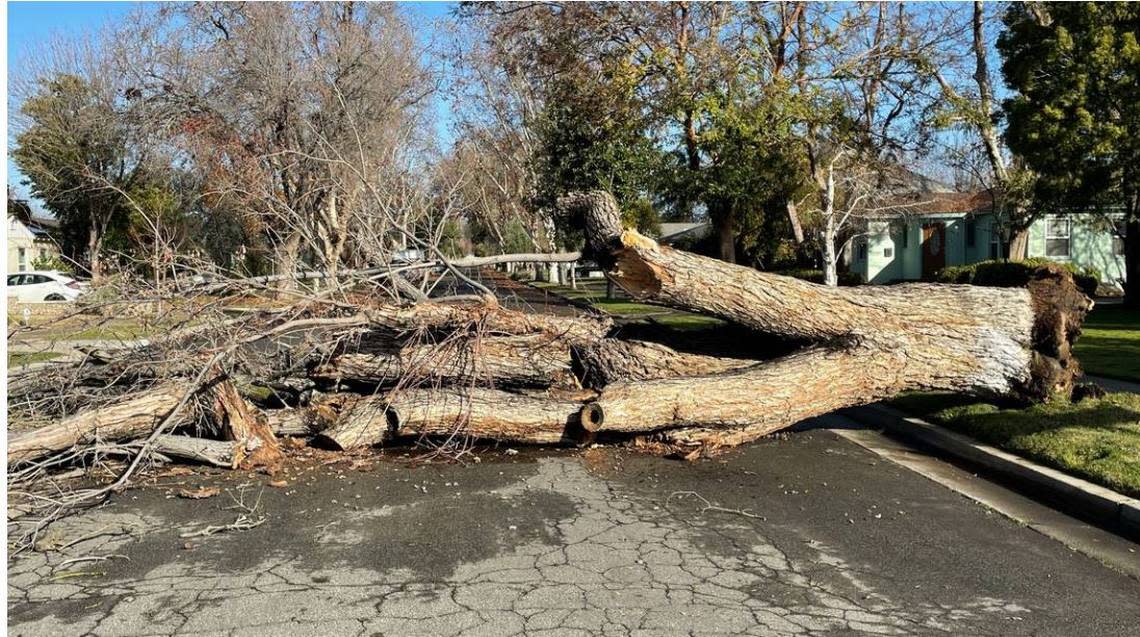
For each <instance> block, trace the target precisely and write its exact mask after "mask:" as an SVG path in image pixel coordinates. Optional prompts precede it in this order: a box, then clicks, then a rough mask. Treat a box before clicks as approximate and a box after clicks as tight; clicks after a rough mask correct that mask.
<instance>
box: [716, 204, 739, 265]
mask: <svg viewBox="0 0 1140 637" xmlns="http://www.w3.org/2000/svg"><path fill="white" fill-rule="evenodd" d="M715 224H716V234H717V245H719V246H720V260H721V261H724V262H725V263H736V231H735V228H733V223H732V215H731V214H730V213H728V212H722V213H721V214H720V215H718V216H717V218H716V219H715Z"/></svg>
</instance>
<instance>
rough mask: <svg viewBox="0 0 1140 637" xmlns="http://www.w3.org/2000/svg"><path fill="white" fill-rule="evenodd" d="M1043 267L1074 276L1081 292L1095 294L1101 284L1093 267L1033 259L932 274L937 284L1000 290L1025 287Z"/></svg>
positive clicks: (961, 266)
mask: <svg viewBox="0 0 1140 637" xmlns="http://www.w3.org/2000/svg"><path fill="white" fill-rule="evenodd" d="M1042 267H1060V268H1062V269H1064V270H1068V271H1069V272H1070V273H1072V275H1073V281H1074V282H1076V284H1077V287H1079V288H1080V289H1081V291H1082V292H1084V293H1085V294H1087V295H1089V296H1095V295H1096V289H1097V286H1098V285H1099V284H1100V272H1098V271H1097V270H1096V269H1095V268H1078V267H1077V266H1075V265H1073V264H1072V263H1062V262H1058V261H1050V260H1049V259H1042V258H1040V257H1034V258H1031V259H1025V260H1024V261H982V262H979V263H972V264H970V265H955V266H951V267H948V268H942V269H941V270H939V271H938V272H937V273H936V274H935V275H934V281H935V282H938V283H968V284H970V285H984V286H990V287H999V288H1017V287H1025V286H1026V285H1028V284H1029V279H1030V278H1031V277H1032V275H1033V272H1034V271H1035V270H1037V269H1039V268H1042Z"/></svg>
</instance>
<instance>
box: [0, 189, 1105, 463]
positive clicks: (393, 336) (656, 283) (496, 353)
mask: <svg viewBox="0 0 1140 637" xmlns="http://www.w3.org/2000/svg"><path fill="white" fill-rule="evenodd" d="M560 205H561V207H562V208H563V210H564V212H566V213H567V214H568V215H570V216H573V217H575V218H577V219H578V220H580V222H581V223H582V225H583V226H584V227H585V228H586V234H587V238H588V243H589V252H590V255H589V256H592V258H594V259H596V260H597V262H598V263H599V264H601V266H602V267H603V268H604V270H605V274H606V276H607V277H609V279H610V280H611V281H612V282H613V283H615V284H616V285H618V286H620V287H621V288H622V289H623V290H625V291H626V292H627V293H629V294H630V295H631V296H632V297H633V298H635V299H636V300H639V301H642V302H646V303H652V304H657V305H662V306H667V307H672V308H677V309H682V310H686V311H690V312H696V313H700V314H704V315H708V316H715V317H718V318H721V319H724V320H725V321H729V322H731V323H734V324H737V325H740V326H744V327H745V328H747V329H749V330H751V331H752V333H753V334H755V335H756V338H772V339H778V340H780V341H782V342H786V343H791V344H793V345H794V347H795V348H797V349H795V351H793V352H792V353H788V354H784V355H781V356H778V357H776V358H771V359H767V360H765V359H761V358H754V357H751V356H749V355H748V354H747V353H746V351H747V348H737V349H739V352H738V353H736V354H734V355H733V356H723V355H710V354H709V353H707V352H693V351H685V348H684V345H685V343H684V342H682V343H681V344H680V345H681V347H670V346H669V345H667V344H665V343H661V342H653V341H648V340H641V339H630V338H625V337H624V332H623V330H622V329H620V328H618V327H615V326H614V323H613V321H611V320H610V319H609V318H608V317H607V316H605V315H603V314H600V313H593V312H586V311H582V310H581V309H580V308H571V309H572V310H573V311H568V312H567V313H566V314H567V315H551V314H536V313H533V312H526V311H520V310H518V309H509V308H506V307H503V306H501V305H500V303H499V302H498V301H497V300H496V299H495V298H494V297H486V296H482V297H476V299H475V300H472V298H471V295H465V294H460V295H455V296H454V297H451V298H450V300H449V301H448V302H438V301H433V300H427V301H420V302H416V303H413V304H396V303H392V302H374V301H370V300H368V299H364V300H362V301H359V302H355V303H351V304H350V303H345V302H344V301H336V302H333V301H327V300H315V301H311V302H309V303H307V304H298V305H297V306H295V307H291V308H287V309H277V310H274V311H273V312H261V313H256V314H253V315H250V316H246V317H243V318H241V319H232V318H229V319H226V320H225V321H224V322H219V324H218V325H217V327H216V329H213V330H211V329H210V327H209V326H201V325H197V326H192V327H187V328H184V329H182V330H179V331H177V332H175V333H173V334H170V335H168V336H166V337H165V338H160V339H154V340H152V341H150V342H147V343H145V344H144V345H143V346H142V347H135V348H127V349H124V350H121V351H120V350H111V351H100V352H99V353H98V356H91V357H89V358H90V360H88V361H85V362H83V363H78V364H74V365H72V366H70V367H67V368H66V369H67V370H68V371H69V373H72V381H71V382H72V385H71V386H75V385H76V384H81V385H83V386H85V387H89V388H91V391H92V392H97V391H102V390H103V389H106V388H113V387H115V386H116V385H117V386H118V388H117V389H116V391H119V392H120V395H117V396H112V397H111V398H108V399H106V400H103V401H101V402H96V403H91V405H90V406H84V404H83V403H82V401H79V402H77V403H76V404H77V405H78V407H76V406H75V405H73V404H72V403H67V404H66V405H65V406H64V407H63V410H64V411H65V412H67V411H68V410H72V412H74V413H72V412H68V413H64V415H63V416H62V417H61V418H59V419H58V420H57V422H54V423H52V424H50V425H48V426H45V427H43V428H40V429H36V430H32V431H28V432H24V433H20V434H14V435H13V437H12V439H11V440H10V446H9V456H8V458H9V463H10V465H16V466H20V465H22V464H27V463H29V462H34V461H36V460H37V459H40V458H43V457H45V456H48V455H50V454H53V453H62V452H65V451H67V450H71V449H74V448H75V447H77V446H82V445H84V444H93V443H97V442H106V441H116V442H123V443H126V442H130V441H131V440H137V439H140V438H144V437H147V436H151V435H152V434H155V436H154V437H153V438H152V444H151V445H150V446H149V450H150V451H151V452H153V453H162V449H163V448H165V449H167V450H172V451H169V453H167V455H168V456H176V457H191V458H198V459H200V460H202V461H205V462H208V463H210V464H215V465H220V466H227V465H232V466H254V465H269V466H272V465H274V464H276V463H277V462H279V461H280V459H281V457H282V454H283V453H284V452H283V450H282V447H281V446H280V445H279V444H278V443H277V441H276V436H284V435H288V436H303V437H309V438H312V439H313V441H314V442H315V443H317V444H320V445H323V446H326V447H331V448H334V449H354V448H360V447H365V446H369V445H377V444H391V443H394V442H399V441H407V440H418V439H423V438H425V437H427V438H442V439H460V438H475V439H483V440H493V441H509V442H512V443H531V444H571V443H575V442H582V441H586V440H594V436H595V435H597V434H602V435H605V436H606V437H607V439H615V440H633V441H636V442H638V443H639V444H641V445H642V446H646V447H649V448H653V449H657V450H668V451H673V452H681V453H682V454H683V455H686V456H688V457H691V456H693V455H694V453H700V452H704V451H711V450H715V449H720V448H723V447H726V446H732V445H735V444H740V443H742V442H746V441H748V440H752V439H755V438H756V437H759V436H763V435H766V434H769V433H772V432H774V431H777V430H780V429H782V428H785V427H788V426H790V425H792V424H794V423H796V422H798V421H800V420H803V419H805V418H809V417H812V416H816V415H819V414H823V413H827V412H830V411H833V410H835V409H839V408H843V407H848V406H853V405H859V404H863V403H867V402H873V401H877V400H880V399H883V398H887V397H890V396H892V395H895V394H897V393H900V392H905V391H914V390H953V391H961V392H969V393H974V394H979V395H985V396H1001V397H1003V398H1005V399H1010V400H1019V401H1041V400H1046V399H1048V398H1049V397H1051V396H1053V395H1058V394H1065V393H1067V392H1069V391H1070V390H1071V389H1072V386H1073V380H1074V378H1075V377H1076V376H1077V375H1079V373H1080V369H1079V366H1078V365H1077V363H1076V361H1075V360H1074V359H1073V357H1072V353H1071V345H1072V342H1073V341H1074V339H1075V338H1076V337H1077V336H1078V335H1079V333H1080V325H1081V322H1082V321H1083V319H1084V316H1085V313H1086V312H1087V311H1088V309H1090V307H1091V302H1090V301H1089V300H1088V298H1087V297H1085V296H1084V295H1083V294H1082V293H1081V292H1080V291H1079V289H1078V288H1077V287H1076V285H1075V284H1074V283H1073V280H1072V277H1071V275H1069V274H1068V273H1067V272H1065V271H1064V270H1062V269H1059V268H1057V269H1053V268H1041V269H1039V270H1038V271H1037V273H1036V274H1035V276H1034V277H1033V278H1032V280H1030V281H1029V284H1028V286H1027V287H1026V288H1004V289H1003V288H981V287H973V286H965V285H934V284H921V283H919V284H904V285H896V286H889V287H874V286H865V287H856V288H832V287H824V286H821V285H815V284H812V283H808V282H805V281H801V280H797V279H793V278H789V277H784V276H779V275H774V274H770V273H764V272H758V271H756V270H753V269H751V268H746V267H741V266H736V265H731V264H727V263H724V262H721V261H718V260H715V259H710V258H707V257H702V256H699V255H695V254H690V253H686V252H682V251H679V250H674V249H671V248H669V247H666V246H660V245H658V244H657V243H656V242H654V241H653V240H652V239H649V238H647V237H644V236H642V235H640V234H638V233H637V232H636V231H634V230H631V229H625V228H623V227H622V226H621V221H620V219H621V218H620V214H619V211H618V208H617V205H616V203H615V202H614V200H613V198H612V197H610V196H609V195H608V194H606V193H602V192H590V193H583V194H578V195H574V196H571V197H568V198H566V199H564V200H563V201H562V202H561V203H560ZM522 256H523V257H527V258H532V260H533V259H535V258H537V256H541V255H522ZM572 256H573V258H575V259H576V258H577V256H578V255H576V254H575V255H572ZM569 258H570V256H562V255H557V256H554V257H551V258H550V259H549V260H551V261H562V260H568V259H569ZM497 260H503V261H511V260H517V259H513V258H512V257H511V256H509V255H508V256H506V257H502V258H501V259H499V258H496V259H492V261H497ZM433 267H434V266H433ZM219 357H228V358H227V360H228V361H229V362H228V363H227V365H228V367H227V368H226V370H227V371H225V372H223V371H222V368H221V367H218V368H216V369H214V371H213V372H212V373H210V374H205V375H203V374H199V377H201V378H203V380H202V382H198V383H188V382H187V379H188V378H190V377H192V376H193V375H194V374H195V373H196V371H195V370H202V369H204V368H203V365H204V364H205V361H210V364H215V363H216V361H217V360H218V358H219ZM61 369H62V368H61ZM139 379H145V380H146V381H147V382H150V383H152V388H151V389H147V390H142V391H139V392H128V393H126V394H122V385H124V383H126V384H129V383H131V382H137V381H138V380H139ZM235 381H240V383H238V382H235ZM53 385H58V383H54V381H52V380H51V379H50V378H48V377H37V376H35V375H25V376H22V377H21V378H20V380H19V383H18V391H17V395H18V396H20V397H21V398H20V399H21V400H27V401H31V400H32V397H34V396H40V395H42V394H44V393H45V392H49V393H50V390H51V388H52V387H53ZM239 386H240V387H247V386H261V387H263V388H268V389H269V390H271V391H272V392H273V393H274V396H275V398H274V400H272V401H270V400H267V399H264V397H263V398H262V399H258V398H256V397H253V396H250V395H243V393H244V392H245V390H241V391H239V389H238V387H239ZM188 393H189V394H192V395H193V397H194V398H195V400H197V401H198V403H199V404H201V405H204V406H206V408H203V409H198V410H193V411H192V412H191V411H187V412H186V414H185V415H184V416H182V421H180V423H178V426H188V425H191V424H194V422H198V424H199V427H198V429H197V430H196V431H197V432H199V435H200V436H201V437H203V438H204V439H208V440H210V441H211V444H206V445H203V446H201V447H196V446H194V445H193V444H190V443H188V441H187V440H185V439H183V438H178V439H174V440H171V439H169V438H162V437H159V435H161V436H166V435H168V434H170V433H172V432H171V431H162V432H157V433H156V432H155V427H156V426H157V424H158V423H160V422H163V421H164V418H165V414H166V413H168V412H170V411H171V410H172V409H173V408H174V406H175V405H177V404H179V403H180V402H181V401H183V399H185V398H186V397H187V395H188ZM251 401H253V402H251ZM254 402H257V403H258V404H257V405H255V404H254ZM9 406H10V408H11V407H12V403H11V401H10V404H9ZM76 410H77V411H76ZM195 419H198V420H197V421H195ZM203 423H204V424H205V425H207V426H201V425H202V424H203ZM183 435H187V434H186V433H185V432H184V433H183ZM213 442H218V443H221V444H212V443H213ZM186 449H189V451H185V450H186Z"/></svg>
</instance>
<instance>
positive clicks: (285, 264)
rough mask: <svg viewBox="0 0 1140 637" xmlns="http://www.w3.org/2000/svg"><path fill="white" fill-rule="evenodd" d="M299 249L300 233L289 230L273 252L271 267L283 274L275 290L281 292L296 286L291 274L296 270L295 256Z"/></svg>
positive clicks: (277, 272)
mask: <svg viewBox="0 0 1140 637" xmlns="http://www.w3.org/2000/svg"><path fill="white" fill-rule="evenodd" d="M300 251H301V233H300V232H296V231H293V232H290V234H289V236H288V237H287V238H286V239H285V241H284V243H282V244H281V245H279V246H277V247H276V248H275V249H274V252H273V267H274V270H275V271H276V272H275V273H276V274H281V275H285V276H284V278H282V279H280V280H279V281H278V282H277V290H279V291H280V292H281V293H282V294H284V293H286V292H289V291H291V290H294V289H296V288H297V280H296V279H295V278H294V277H293V275H294V274H295V273H296V272H297V257H298V254H299V253H300Z"/></svg>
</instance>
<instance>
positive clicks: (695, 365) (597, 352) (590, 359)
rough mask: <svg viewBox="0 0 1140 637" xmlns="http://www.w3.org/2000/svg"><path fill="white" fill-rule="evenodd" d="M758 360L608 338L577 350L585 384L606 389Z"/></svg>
mask: <svg viewBox="0 0 1140 637" xmlns="http://www.w3.org/2000/svg"><path fill="white" fill-rule="evenodd" d="M755 364H756V361H754V360H751V359H744V358H724V357H719V356H705V355H703V354H688V353H684V352H677V351H674V350H672V349H670V348H668V347H666V346H664V345H661V344H660V343H651V342H646V341H623V340H618V339H615V338H607V339H603V340H601V341H598V342H597V343H596V344H594V345H591V346H588V347H584V348H581V349H579V350H578V351H577V368H578V374H579V376H580V378H581V381H582V384H583V385H585V386H587V387H594V388H599V389H600V388H602V387H605V386H607V385H610V384H612V383H617V382H619V381H641V380H658V379H661V378H680V377H683V376H710V375H714V374H721V373H724V372H731V371H737V370H741V369H744V368H746V367H751V366H753V365H755Z"/></svg>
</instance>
